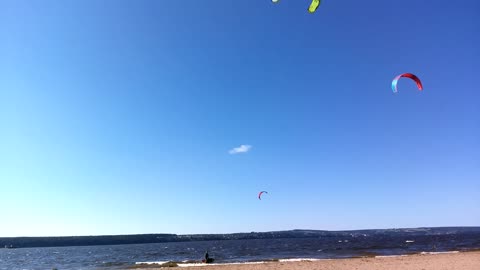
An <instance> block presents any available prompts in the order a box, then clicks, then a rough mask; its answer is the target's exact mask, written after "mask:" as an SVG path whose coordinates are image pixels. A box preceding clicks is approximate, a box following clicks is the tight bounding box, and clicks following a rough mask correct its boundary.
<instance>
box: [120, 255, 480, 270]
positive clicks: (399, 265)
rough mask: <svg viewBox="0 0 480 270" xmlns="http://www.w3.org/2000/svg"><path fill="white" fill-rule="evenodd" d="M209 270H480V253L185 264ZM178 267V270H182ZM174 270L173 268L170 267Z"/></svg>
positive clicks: (134, 267)
mask: <svg viewBox="0 0 480 270" xmlns="http://www.w3.org/2000/svg"><path fill="white" fill-rule="evenodd" d="M183 267H193V268H194V269H195V268H201V269H208V270H217V269H218V270H274V269H278V270H287V269H288V270H301V269H306V270H383V269H388V270H389V269H395V270H480V251H473V252H446V253H442V252H440V253H427V252H425V253H422V254H415V255H399V256H377V257H366V258H351V259H292V260H280V261H278V262H255V263H235V264H184V265H183ZM183 267H182V265H181V264H180V265H179V268H183ZM168 268H170V269H171V267H168ZM126 269H137V270H141V269H145V270H153V269H167V267H159V266H155V265H136V266H133V267H130V268H126Z"/></svg>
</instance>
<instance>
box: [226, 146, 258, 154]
mask: <svg viewBox="0 0 480 270" xmlns="http://www.w3.org/2000/svg"><path fill="white" fill-rule="evenodd" d="M251 148H252V146H251V145H248V144H242V145H240V146H239V147H235V148H233V149H232V150H230V151H228V153H230V154H231V155H235V154H240V153H247V152H248V151H250V149H251Z"/></svg>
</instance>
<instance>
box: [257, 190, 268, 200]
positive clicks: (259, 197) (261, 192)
mask: <svg viewBox="0 0 480 270" xmlns="http://www.w3.org/2000/svg"><path fill="white" fill-rule="evenodd" d="M263 193H266V194H268V192H266V191H260V193H258V199H259V200H261V199H262V194H263Z"/></svg>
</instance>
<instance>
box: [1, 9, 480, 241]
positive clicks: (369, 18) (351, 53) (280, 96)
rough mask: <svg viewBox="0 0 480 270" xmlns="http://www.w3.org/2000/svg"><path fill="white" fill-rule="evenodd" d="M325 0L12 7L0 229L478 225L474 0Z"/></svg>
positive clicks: (5, 32)
mask: <svg viewBox="0 0 480 270" xmlns="http://www.w3.org/2000/svg"><path fill="white" fill-rule="evenodd" d="M322 2H323V3H322V5H321V6H320V7H319V8H318V10H317V12H316V13H315V14H313V15H312V14H308V13H307V11H306V9H307V7H308V4H309V1H306V0H305V1H298V0H282V1H281V2H280V3H279V4H276V5H274V4H272V3H271V2H270V1H269V0H264V1H260V0H245V1H220V0H211V1H209V0H202V1H187V2H186V1H166V0H165V1H153V0H152V1H141V0H136V1H122V0H106V1H97V0H83V1H73V0H72V1H49V0H41V1H40V0H28V1H27V0H2V1H0V40H1V42H0V184H1V185H0V234H1V235H0V236H21V235H25V236H34V235H35V236H36V235H91V234H127V233H128V234H130V233H162V232H170V233H224V232H239V231H247V232H249V231H266V230H281V229H294V228H310V229H330V230H340V229H361V228H391V227H416V226H449V225H461V226H467V225H480V212H479V209H480V105H479V104H480V94H479V93H480V92H479V91H478V85H477V84H478V76H479V74H478V71H479V70H480V64H479V63H480V55H479V49H478V48H480V35H479V34H478V33H479V30H480V11H479V10H480V3H479V1H477V0H470V1H456V2H455V1H453V2H452V1H445V0H441V1H438V0H436V1H433V0H430V1H427V0H425V1H419V0H405V1H400V2H399V1H386V0H370V1H358V0H345V1H335V0H325V1H322ZM404 72H411V73H415V74H417V75H418V76H419V77H420V78H421V79H422V81H423V84H424V88H425V90H424V91H423V92H419V91H417V90H416V87H415V84H414V83H413V82H412V81H410V80H408V79H403V80H402V81H400V82H399V92H398V94H393V93H392V91H391V88H390V84H391V80H392V79H393V77H395V76H396V75H398V74H400V73H404ZM242 144H246V145H252V148H251V149H250V151H249V152H247V153H240V154H236V155H231V154H229V153H228V151H229V150H230V149H232V148H234V147H238V146H240V145H242ZM260 190H267V191H269V194H268V195H264V197H265V198H264V199H263V200H262V201H259V200H258V199H257V198H256V196H257V194H258V192H259V191H260Z"/></svg>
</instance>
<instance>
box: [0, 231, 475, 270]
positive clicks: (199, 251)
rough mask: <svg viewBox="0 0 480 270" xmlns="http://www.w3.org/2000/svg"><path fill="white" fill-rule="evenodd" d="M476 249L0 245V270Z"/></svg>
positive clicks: (330, 240)
mask: <svg viewBox="0 0 480 270" xmlns="http://www.w3.org/2000/svg"><path fill="white" fill-rule="evenodd" d="M478 248H480V235H478V234H474V235H455V234H452V235H431V236H415V237H409V236H408V235H392V236H388V235H387V236H385V235H382V236H378V235H367V234H364V235H351V236H344V237H341V238H339V237H315V238H302V239H258V240H224V241H200V242H176V243H157V244H138V245H117V246H86V247H50V248H22V249H0V269H1V270H17V269H18V270H37V269H39V270H40V269H41V270H45V269H49V270H51V269H55V268H56V269H58V270H70V269H85V270H92V269H100V270H107V269H108V270H109V269H125V268H127V267H128V266H132V265H134V264H135V263H136V262H152V261H186V260H200V259H201V258H202V256H203V254H204V252H205V250H207V249H208V250H209V253H210V255H211V256H212V257H214V258H215V261H216V262H220V263H229V262H245V261H262V260H270V259H282V258H320V259H321V258H341V257H355V256H375V255H399V254H410V253H419V252H431V251H435V252H440V251H451V250H469V249H478Z"/></svg>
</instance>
